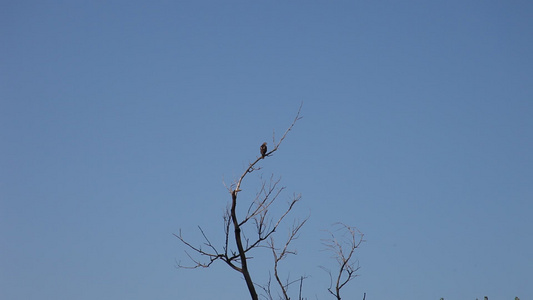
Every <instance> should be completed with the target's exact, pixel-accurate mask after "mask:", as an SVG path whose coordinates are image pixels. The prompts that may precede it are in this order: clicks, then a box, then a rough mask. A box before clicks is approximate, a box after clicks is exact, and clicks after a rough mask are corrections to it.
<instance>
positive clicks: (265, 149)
mask: <svg viewBox="0 0 533 300" xmlns="http://www.w3.org/2000/svg"><path fill="white" fill-rule="evenodd" d="M259 150H260V151H261V158H265V155H266V153H267V143H263V145H261V147H260V148H259Z"/></svg>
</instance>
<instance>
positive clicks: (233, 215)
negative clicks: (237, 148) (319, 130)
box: [174, 105, 305, 300]
mask: <svg viewBox="0 0 533 300" xmlns="http://www.w3.org/2000/svg"><path fill="white" fill-rule="evenodd" d="M300 110H301V105H300V108H299V109H298V113H297V114H296V117H295V118H294V120H293V122H292V124H291V125H290V126H289V128H288V129H287V130H286V131H285V133H284V134H283V136H282V137H281V138H280V139H279V141H277V142H276V140H275V136H273V145H274V147H273V149H272V150H270V151H269V152H266V147H265V144H263V145H262V147H261V152H260V154H261V156H259V157H257V158H256V159H255V161H253V162H251V163H249V165H248V167H247V168H246V170H245V171H244V173H243V174H242V175H241V176H240V177H239V178H238V179H237V180H236V181H235V182H234V183H232V184H231V185H230V186H229V187H227V186H226V187H227V189H228V191H229V193H230V195H231V203H230V205H229V206H228V208H227V209H226V212H225V214H224V231H225V242H224V245H223V246H222V247H221V248H220V247H215V245H213V244H212V243H211V241H210V240H209V238H208V237H207V236H206V234H205V233H204V231H203V229H202V228H201V227H199V230H200V233H201V234H202V236H203V238H204V243H203V246H204V247H202V246H194V245H193V244H191V243H190V242H188V241H187V240H185V239H184V238H183V236H182V233H181V230H180V232H179V234H174V235H175V236H176V237H177V238H178V239H179V240H180V241H181V242H182V243H183V244H185V245H186V246H187V247H188V248H189V250H191V251H192V252H193V253H195V254H194V255H191V254H189V253H188V252H186V253H187V255H188V256H189V258H190V259H191V261H192V262H193V264H192V265H190V266H186V265H182V264H181V263H179V264H178V266H179V267H181V268H200V267H202V268H207V267H209V266H211V264H212V263H214V262H215V261H217V260H221V261H223V262H225V263H226V264H227V265H228V266H230V267H231V268H232V269H233V270H235V271H237V272H239V273H241V274H242V275H243V277H244V280H245V282H246V286H247V288H248V291H249V292H250V296H251V299H253V300H257V299H258V294H257V291H256V288H255V284H254V282H253V280H252V276H251V274H250V271H249V268H248V260H249V253H250V252H251V251H252V250H254V249H257V248H260V247H267V248H270V249H271V250H272V251H273V252H274V253H276V248H275V247H274V238H273V234H274V232H276V230H277V229H278V227H279V226H280V223H281V222H282V221H283V220H284V219H285V217H286V216H287V215H288V214H289V212H290V211H291V210H292V209H293V207H294V205H295V204H296V203H297V202H298V201H299V200H300V199H301V196H300V195H294V196H293V197H292V199H291V200H290V201H289V203H288V206H287V208H286V209H285V210H284V212H283V213H282V214H281V216H279V217H277V218H274V217H272V216H271V215H270V214H269V211H270V208H271V206H272V204H273V203H274V201H275V200H276V199H278V197H279V196H280V194H281V192H282V191H283V190H284V189H285V188H284V187H280V185H279V183H280V179H275V178H274V177H273V176H272V177H271V178H270V180H269V181H268V182H266V181H263V182H262V185H261V188H260V191H259V192H258V193H257V195H256V197H255V199H254V200H253V201H252V202H251V204H250V205H249V207H248V210H247V212H246V214H245V216H244V217H242V218H239V217H238V216H237V211H236V208H237V203H238V202H237V198H238V196H239V192H241V191H242V189H241V187H242V184H243V181H244V179H245V177H246V175H248V174H250V173H252V172H254V171H256V170H259V169H261V167H260V166H258V163H259V162H260V161H261V160H262V159H266V158H267V157H271V156H272V155H273V154H274V153H275V152H276V151H277V150H278V148H279V147H280V145H281V143H282V142H283V140H284V139H285V138H286V137H287V134H288V133H289V132H290V131H291V130H292V128H293V127H294V125H295V124H296V122H297V121H298V120H300V119H301V117H300ZM304 223H305V220H304V221H302V222H299V223H297V224H296V226H295V227H294V228H293V231H292V235H291V237H290V238H289V240H288V241H287V243H286V245H285V251H282V252H281V253H280V254H279V255H278V257H277V259H276V260H275V267H274V272H275V277H276V281H277V282H278V283H279V284H280V287H281V289H282V291H283V293H284V294H285V295H286V289H287V286H286V285H283V284H282V283H281V280H279V276H278V275H277V263H278V262H279V260H281V259H283V258H284V257H285V256H286V255H287V254H289V251H288V250H286V249H287V247H288V244H289V243H290V242H291V241H292V240H294V239H295V238H296V236H297V233H298V231H299V229H300V228H301V227H302V226H303V224H304ZM250 227H251V228H253V235H248V236H247V235H246V234H245V233H244V231H243V229H244V228H247V230H251V229H249V228H250ZM248 232H249V231H248ZM250 236H253V237H252V238H251V237H250ZM232 245H235V247H236V248H237V249H236V250H234V249H231V246H232ZM197 257H200V258H197ZM286 299H288V296H286Z"/></svg>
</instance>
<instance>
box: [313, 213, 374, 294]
mask: <svg viewBox="0 0 533 300" xmlns="http://www.w3.org/2000/svg"><path fill="white" fill-rule="evenodd" d="M334 225H336V226H338V227H339V228H337V230H336V231H337V232H338V231H341V234H340V239H339V238H338V236H339V235H338V234H335V233H333V232H331V231H328V234H329V237H328V238H327V239H324V240H322V242H323V244H324V246H325V247H326V250H328V251H331V252H333V257H334V258H335V260H336V261H337V264H338V270H337V271H336V272H334V273H332V272H331V270H328V269H326V268H324V267H322V269H324V270H325V271H326V272H328V274H329V277H330V286H329V288H328V291H329V293H330V294H332V295H333V296H335V298H337V300H341V289H342V288H343V287H344V286H345V285H346V284H347V283H348V282H350V281H351V280H353V279H354V278H355V277H356V276H357V274H356V272H357V271H358V270H359V262H358V261H357V260H354V257H353V256H354V253H355V249H357V248H358V247H359V246H360V245H361V243H362V242H363V241H364V240H363V236H364V235H363V233H361V232H360V231H359V230H358V229H357V228H355V227H351V226H348V225H346V224H343V223H336V224H334ZM364 297H366V294H365V296H364Z"/></svg>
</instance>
